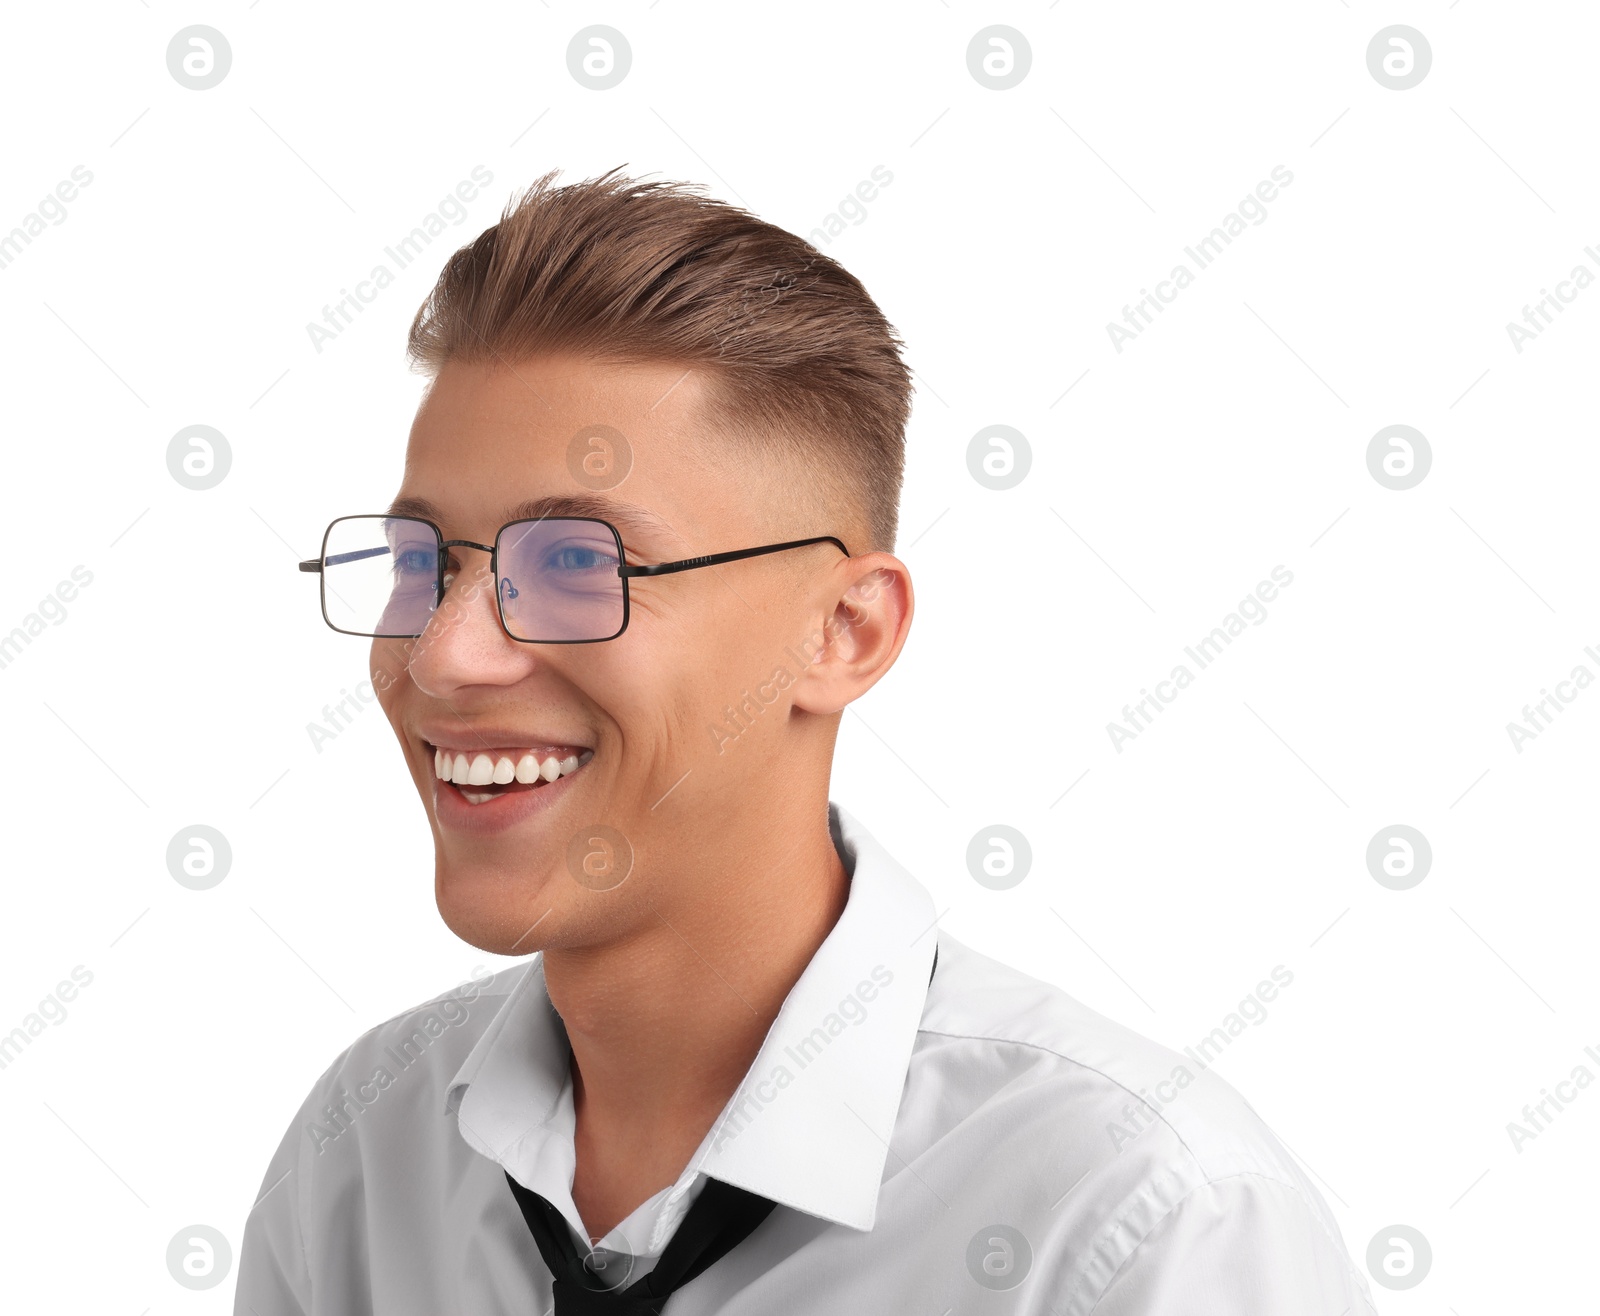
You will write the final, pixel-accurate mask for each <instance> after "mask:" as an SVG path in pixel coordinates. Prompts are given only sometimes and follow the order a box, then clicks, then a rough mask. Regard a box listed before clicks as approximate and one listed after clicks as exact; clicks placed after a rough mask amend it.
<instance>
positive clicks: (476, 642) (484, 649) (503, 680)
mask: <svg viewBox="0 0 1600 1316" xmlns="http://www.w3.org/2000/svg"><path fill="white" fill-rule="evenodd" d="M476 556H478V557H479V558H480V559H481V560H480V561H478V562H475V563H471V564H470V565H469V564H463V566H462V568H461V569H460V570H457V571H455V572H450V571H447V572H446V573H445V588H444V593H443V594H442V595H441V596H440V598H439V603H438V606H437V607H436V608H435V609H434V611H433V615H432V616H431V617H430V618H429V619H428V624H427V626H426V627H425V628H424V630H423V632H422V634H421V635H420V636H418V637H417V639H416V641H415V644H414V646H413V647H412V649H411V653H410V656H409V658H408V660H407V664H406V665H407V669H408V670H409V672H410V674H411V679H412V680H413V681H415V682H416V684H417V688H418V689H420V690H421V691H422V692H423V693H424V694H428V695H432V696H434V697H435V698H440V699H444V698H448V697H449V696H450V695H451V694H452V693H453V692H454V691H456V690H458V689H460V688H461V687H463V686H469V685H502V684H509V683H511V682H513V681H519V680H521V679H522V678H523V677H524V676H526V675H527V670H528V659H529V657H530V649H531V646H529V645H526V644H519V643H517V641H515V640H513V639H512V638H511V637H510V636H509V635H507V634H506V630H505V627H504V626H502V625H501V624H500V612H499V608H498V606H497V604H496V601H495V588H496V580H495V573H494V572H493V571H492V570H491V569H490V566H489V560H488V558H487V556H486V555H484V554H476Z"/></svg>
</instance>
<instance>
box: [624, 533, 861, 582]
mask: <svg viewBox="0 0 1600 1316" xmlns="http://www.w3.org/2000/svg"><path fill="white" fill-rule="evenodd" d="M807 544H832V545H834V546H835V547H836V548H837V549H838V550H839V551H840V552H841V553H843V554H844V555H845V556H846V557H849V556H850V550H849V549H848V548H846V547H845V546H844V544H843V543H842V542H841V541H839V540H837V539H835V538H834V537H833V536H832V535H817V536H816V537H815V538H813V539H791V540H790V541H789V542H788V543H786V544H766V545H763V546H762V547H761V548H741V549H737V550H735V551H734V552H732V553H712V554H709V555H708V556H706V557H686V558H684V559H683V560H682V561H681V562H658V563H656V564H655V565H654V566H639V567H630V566H620V567H618V568H617V574H618V575H619V576H670V575H671V574H672V573H673V572H675V571H692V570H694V569H695V568H696V567H714V566H717V565H718V564H719V563H722V562H738V561H740V560H741V559H742V558H747V557H759V556H760V555H761V554H763V553H781V552H782V551H783V550H784V549H786V548H804V547H805V546H806V545H807Z"/></svg>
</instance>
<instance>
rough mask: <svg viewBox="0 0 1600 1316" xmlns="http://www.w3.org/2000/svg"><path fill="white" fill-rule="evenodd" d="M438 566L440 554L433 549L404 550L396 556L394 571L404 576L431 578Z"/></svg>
mask: <svg viewBox="0 0 1600 1316" xmlns="http://www.w3.org/2000/svg"><path fill="white" fill-rule="evenodd" d="M438 565H439V558H438V554H437V553H435V552H434V551H433V550H432V549H426V548H410V549H402V550H401V551H400V552H398V553H396V554H395V555H394V569H395V571H396V572H397V573H398V574H400V575H402V576H424V575H426V576H431V575H432V574H433V573H434V571H435V569H436V568H437V567H438Z"/></svg>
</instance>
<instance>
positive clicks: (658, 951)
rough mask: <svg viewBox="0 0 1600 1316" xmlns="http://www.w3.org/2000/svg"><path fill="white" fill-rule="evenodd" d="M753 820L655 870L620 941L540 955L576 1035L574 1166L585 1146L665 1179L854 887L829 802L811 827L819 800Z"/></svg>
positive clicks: (570, 1032) (702, 1129)
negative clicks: (643, 914)
mask: <svg viewBox="0 0 1600 1316" xmlns="http://www.w3.org/2000/svg"><path fill="white" fill-rule="evenodd" d="M791 807H792V806H791ZM751 816H752V817H759V823H758V824H757V825H755V826H753V827H752V828H751V829H750V830H749V831H748V832H743V831H741V832H737V833H734V834H733V835H731V836H727V840H726V843H723V842H722V841H721V839H720V838H719V846H718V848H717V850H716V851H715V852H710V851H701V852H699V853H689V854H685V855H683V856H682V859H681V861H680V862H681V867H680V868H679V869H678V870H677V871H675V872H674V871H670V870H668V871H659V870H658V872H657V874H656V875H655V876H654V878H653V881H652V885H653V888H654V892H655V895H656V898H655V903H654V908H653V910H652V911H651V913H650V915H649V916H648V917H647V918H646V920H645V921H644V922H643V924H642V925H641V927H639V928H638V929H637V930H634V931H630V933H629V934H628V936H627V937H625V938H623V939H620V940H617V941H613V942H608V943H606V944H604V945H597V946H583V947H568V948H549V949H547V950H546V951H545V953H544V975H545V985H546V988H547V990H548V991H549V994H550V1000H551V1003H552V1004H553V1005H554V1006H555V1008H556V1010H557V1012H558V1013H559V1014H560V1016H561V1020H562V1023H563V1024H564V1025H565V1027H566V1031H567V1036H568V1039H569V1041H570V1042H571V1045H572V1062H573V1063H572V1075H573V1086H574V1105H575V1109H576V1112H577V1119H578V1126H579V1144H580V1145H579V1154H580V1162H581V1161H582V1159H583V1151H584V1147H585V1146H588V1147H591V1148H595V1149H601V1148H604V1149H606V1150H605V1151H603V1152H602V1151H600V1150H596V1152H595V1153H594V1154H595V1155H597V1156H604V1155H607V1153H609V1156H610V1157H615V1158H616V1159H617V1161H618V1162H619V1163H620V1162H621V1161H622V1160H623V1159H624V1158H632V1159H633V1160H634V1163H635V1164H637V1163H638V1159H639V1157H640V1156H641V1155H642V1156H644V1157H645V1158H646V1159H650V1160H653V1161H655V1162H657V1163H658V1164H659V1166H661V1167H664V1168H662V1169H661V1171H660V1174H659V1175H658V1177H662V1181H663V1183H670V1182H671V1181H672V1179H673V1178H675V1177H676V1176H677V1175H678V1174H679V1173H680V1172H681V1170H682V1168H683V1166H684V1165H685V1164H686V1163H687V1161H688V1158H689V1157H690V1156H691V1155H692V1154H693V1153H694V1150H695V1148H696V1147H698V1146H699V1144H700V1142H701V1140H702V1139H703V1138H704V1136H705V1134H706V1132H707V1131H708V1130H709V1129H710V1127H711V1124H712V1122H713V1121H714V1120H715V1119H716V1117H717V1115H718V1114H719V1113H720V1112H721V1110H722V1108H723V1106H725V1105H726V1104H727V1101H728V1099H729V1098H730V1097H731V1096H732V1095H733V1093H734V1091H735V1089H736V1088H737V1087H738V1085H739V1083H740V1082H741V1080H742V1079H743V1078H744V1076H745V1074H746V1073H747V1072H748V1071H749V1068H750V1065H751V1064H752V1063H753V1062H754V1060H755V1057H756V1054H757V1052H759V1051H760V1049H761V1044H762V1042H763V1041H764V1040H765V1038H766V1035H767V1031H768V1029H769V1028H770V1027H771V1026H772V1022H773V1020H774V1019H775V1018H776V1017H777V1014H778V1010H779V1008H780V1007H781V1006H782V1005H783V1002H784V999H785V998H786V997H787V996H788V994H789V991H790V989H791V988H793V986H794V984H795V982H796V981H797V980H798V979H799V977H800V974H801V973H802V972H803V971H804V969H805V967H806V965H807V964H808V963H809V962H810V961H811V958H812V956H813V955H814V954H815V953H816V951H817V948H818V947H819V946H820V945H821V944H822V942H823V941H824V940H825V939H826V938H827V936H828V933H829V932H830V931H831V930H832V928H833V926H834V924H835V923H837V922H838V919H839V915H840V914H841V913H842V912H843V910H844V907H845V902H846V900H847V899H848V896H849V886H850V883H849V877H848V876H847V874H846V873H845V870H844V865H843V864H842V863H841V862H840V859H839V855H838V853H837V851H836V850H835V849H834V846H833V840H832V837H831V836H830V835H829V832H828V827H827V821H826V819H827V804H826V799H825V798H824V800H823V803H822V810H821V816H822V822H821V825H820V826H819V825H817V823H816V822H815V819H816V818H817V816H818V815H817V812H816V811H815V810H809V811H805V812H803V813H801V814H800V816H798V817H796V818H794V819H782V818H774V817H773V816H772V814H771V812H770V810H768V809H763V810H760V811H752V813H751ZM785 822H792V823H793V826H792V827H785V826H784V825H783V824H784V823H785ZM724 835H726V833H725V834H724ZM797 836H798V837H799V840H798V841H796V839H795V838H796V837H797ZM752 874H758V875H759V878H760V880H759V882H752V881H751V877H752ZM682 893H692V895H691V896H689V897H685V896H684V895H683V894H682Z"/></svg>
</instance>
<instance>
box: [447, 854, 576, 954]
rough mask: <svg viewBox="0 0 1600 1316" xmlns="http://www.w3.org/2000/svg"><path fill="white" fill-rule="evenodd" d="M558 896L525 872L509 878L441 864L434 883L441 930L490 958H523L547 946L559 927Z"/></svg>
mask: <svg viewBox="0 0 1600 1316" xmlns="http://www.w3.org/2000/svg"><path fill="white" fill-rule="evenodd" d="M558 890H559V886H558V885H557V884H556V883H555V882H552V881H551V880H550V879H548V878H547V879H545V880H543V881H539V880H535V879H530V877H529V874H528V872H527V870H523V871H522V872H520V873H518V874H516V875H515V876H514V877H513V876H510V875H504V874H498V873H487V872H483V871H481V870H480V871H478V872H463V871H461V870H460V869H459V868H455V867H450V866H446V865H444V864H440V865H439V868H438V871H437V873H436V874H435V877H434V900H435V903H436V904H437V905H438V907H439V917H440V918H441V919H443V920H444V925H445V926H446V927H447V928H449V929H450V931H451V932H453V933H455V935H456V936H458V937H460V938H461V940H462V941H464V942H466V943H467V944H468V945H469V946H475V947H477V948H478V949H479V950H484V951H488V952H489V953H490V954H491V955H507V956H527V955H532V954H533V953H534V951H536V950H539V949H541V948H542V947H543V946H545V945H547V944H548V943H549V940H550V934H551V933H552V932H553V931H555V929H556V927H557V926H558V925H559V924H560V923H561V921H562V920H561V914H560V912H559V911H558V910H557V909H556V908H555V906H556V904H557V903H558V902H557V900H556V899H554V898H552V896H553V893H554V892H556V891H558ZM547 893H548V894H547Z"/></svg>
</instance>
